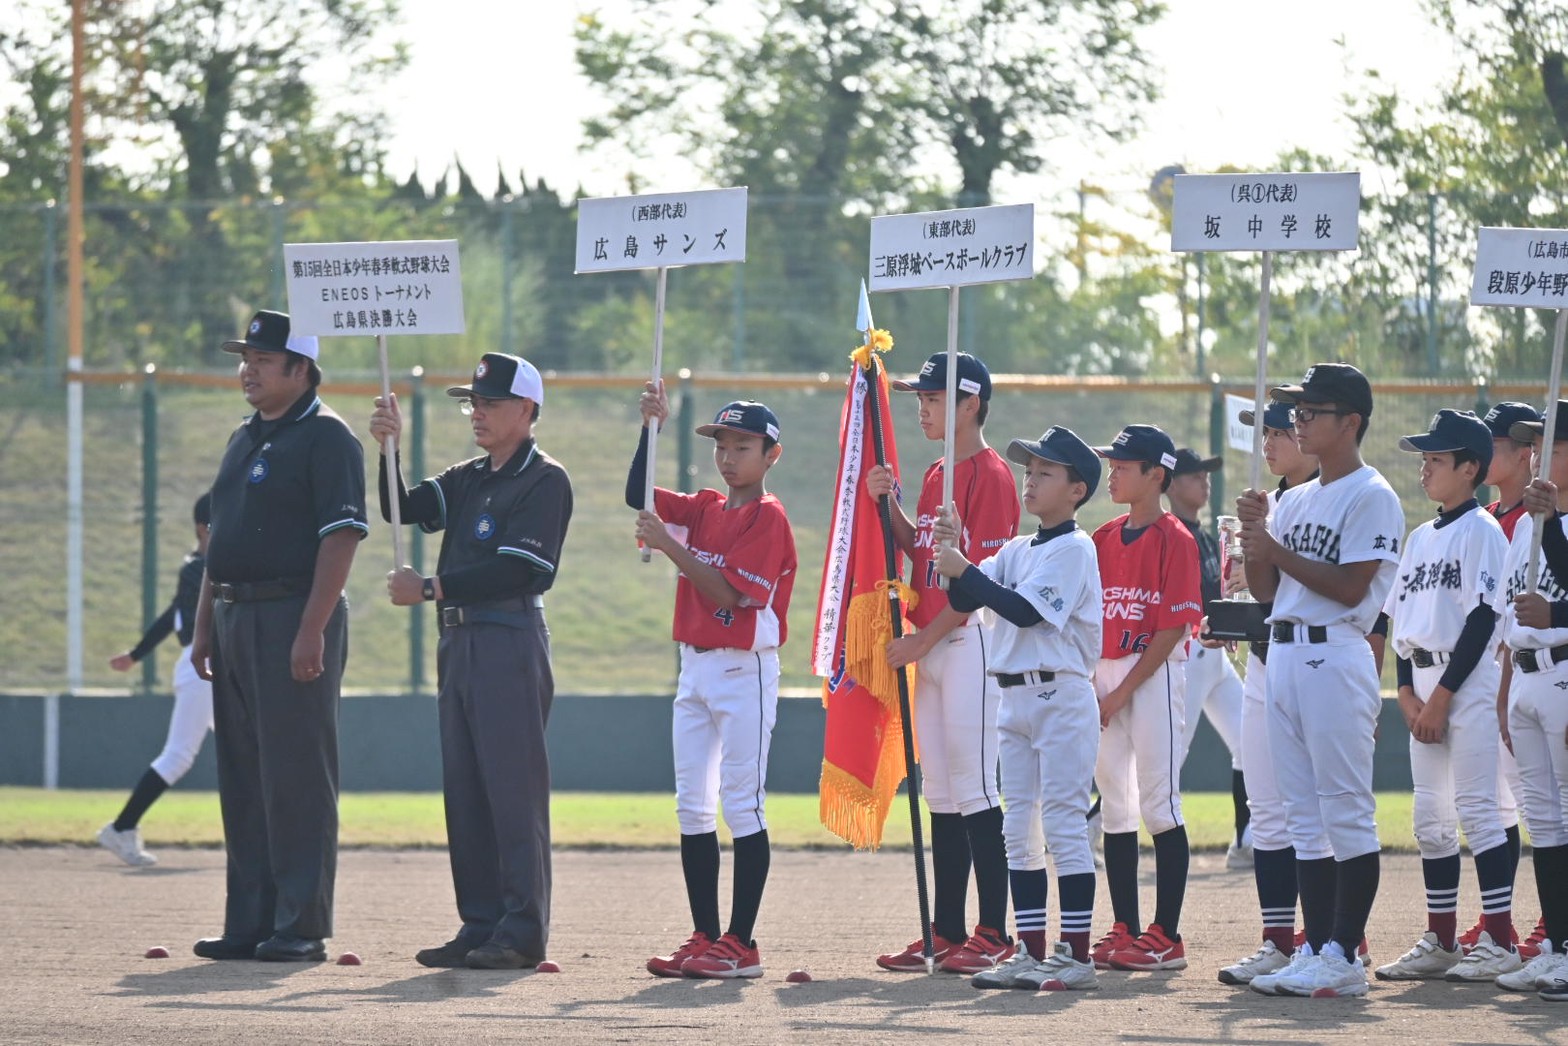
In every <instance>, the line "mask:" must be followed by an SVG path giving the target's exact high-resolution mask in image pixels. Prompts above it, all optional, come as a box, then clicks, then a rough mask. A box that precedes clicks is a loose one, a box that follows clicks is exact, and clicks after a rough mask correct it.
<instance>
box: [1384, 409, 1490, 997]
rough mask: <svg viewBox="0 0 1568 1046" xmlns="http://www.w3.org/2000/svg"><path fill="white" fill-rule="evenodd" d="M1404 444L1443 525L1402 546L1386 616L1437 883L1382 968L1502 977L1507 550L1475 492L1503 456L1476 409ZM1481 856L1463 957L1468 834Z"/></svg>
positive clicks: (1424, 863)
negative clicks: (1410, 938) (1418, 928)
mask: <svg viewBox="0 0 1568 1046" xmlns="http://www.w3.org/2000/svg"><path fill="white" fill-rule="evenodd" d="M1399 447H1400V449H1401V450H1405V451H1409V452H1412V453H1418V454H1420V455H1421V489H1422V490H1424V491H1426V495H1427V497H1429V498H1431V499H1432V500H1433V501H1435V502H1437V503H1438V506H1439V508H1440V511H1439V513H1438V516H1437V518H1436V519H1435V520H1429V521H1428V522H1426V523H1423V524H1421V526H1419V527H1417V528H1416V529H1415V531H1413V532H1412V533H1411V535H1410V536H1409V537H1408V538H1407V539H1406V540H1405V549H1404V552H1403V553H1402V554H1401V556H1400V560H1399V576H1398V578H1397V579H1396V580H1395V582H1394V587H1393V588H1392V589H1391V590H1390V591H1389V594H1388V602H1387V604H1386V605H1385V606H1384V611H1385V612H1386V613H1387V614H1388V615H1389V617H1390V618H1391V619H1392V622H1393V626H1392V629H1393V630H1392V632H1391V633H1390V637H1389V638H1390V640H1391V641H1392V643H1393V646H1394V652H1395V654H1396V655H1397V657H1398V676H1399V709H1400V711H1401V712H1402V713H1403V714H1404V717H1405V723H1406V724H1407V725H1408V726H1409V727H1410V773H1411V776H1412V778H1413V779H1414V782H1415V832H1416V842H1417V844H1418V845H1419V847H1420V849H1421V874H1422V878H1423V879H1424V881H1425V885H1426V910H1427V929H1426V932H1425V933H1424V934H1422V935H1421V938H1420V939H1419V940H1418V941H1416V943H1415V947H1413V948H1411V949H1410V950H1409V951H1408V952H1406V953H1405V954H1404V955H1402V956H1400V957H1399V958H1398V959H1397V960H1395V961H1394V962H1391V963H1389V964H1388V965H1386V966H1380V967H1378V970H1377V976H1378V979H1379V980H1385V981H1390V980H1423V979H1429V978H1446V979H1447V980H1450V981H1491V980H1492V979H1494V978H1495V977H1497V976H1498V975H1499V974H1504V973H1509V972H1511V971H1513V970H1516V969H1518V968H1519V966H1520V962H1519V953H1518V952H1516V951H1515V950H1514V949H1513V946H1512V941H1513V916H1512V908H1513V900H1512V898H1513V872H1512V867H1511V865H1512V862H1511V860H1510V858H1509V853H1508V839H1507V837H1506V836H1505V835H1504V834H1503V819H1502V813H1501V810H1500V809H1499V807H1498V802H1497V748H1498V745H1497V719H1496V703H1495V702H1496V694H1497V684H1498V680H1499V678H1500V676H1501V674H1502V673H1501V669H1499V668H1498V666H1497V662H1496V660H1494V659H1493V657H1492V649H1493V632H1494V631H1495V630H1496V625H1497V614H1498V611H1499V608H1500V604H1501V601H1502V594H1501V593H1500V592H1499V591H1498V584H1497V582H1498V579H1499V578H1500V577H1502V569H1503V557H1504V555H1505V553H1506V552H1507V549H1508V545H1507V542H1506V541H1505V539H1504V538H1503V528H1502V527H1501V526H1499V525H1498V523H1497V520H1495V519H1493V518H1492V516H1491V515H1490V514H1489V513H1486V512H1483V511H1481V507H1480V505H1479V503H1478V502H1477V501H1476V498H1475V491H1476V487H1478V486H1479V485H1480V484H1481V481H1482V480H1483V479H1484V478H1485V477H1486V471H1487V466H1488V465H1490V464H1491V459H1492V434H1491V432H1490V431H1489V430H1488V429H1487V427H1486V423H1485V422H1483V421H1482V420H1481V419H1480V418H1478V417H1476V416H1475V415H1474V414H1472V413H1470V412H1469V411H1457V410H1440V411H1438V412H1437V415H1436V416H1435V417H1433V419H1432V424H1431V427H1430V428H1429V429H1428V431H1427V432H1425V433H1422V434H1420V435H1415V436H1406V437H1405V438H1404V439H1402V440H1400V441H1399ZM1461 825H1462V826H1463V828H1464V832H1465V837H1466V839H1467V840H1468V841H1469V844H1470V852H1471V853H1472V854H1474V855H1475V870H1476V878H1477V879H1479V880H1480V885H1481V910H1482V917H1483V919H1484V921H1485V927H1484V929H1483V930H1482V932H1481V933H1480V934H1479V935H1478V936H1477V940H1476V942H1475V944H1474V945H1473V946H1472V947H1471V949H1470V951H1469V954H1464V953H1463V952H1461V951H1460V949H1459V941H1458V933H1459V927H1458V925H1457V920H1458V916H1457V910H1458V901H1459V870H1460V861H1459V829H1460V827H1461Z"/></svg>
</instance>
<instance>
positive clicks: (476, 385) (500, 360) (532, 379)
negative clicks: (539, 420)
mask: <svg viewBox="0 0 1568 1046" xmlns="http://www.w3.org/2000/svg"><path fill="white" fill-rule="evenodd" d="M446 394H447V395H448V396H456V397H458V398H460V399H468V398H469V397H471V396H483V397H484V398H485V399H487V400H515V399H531V400H533V401H534V402H535V403H543V402H544V378H543V377H541V376H540V374H539V368H538V367H535V366H534V365H533V364H532V363H529V362H528V361H527V360H525V359H523V358H522V357H521V356H512V355H508V354H507V353H504V352H487V353H485V354H484V355H483V356H481V357H479V366H477V367H475V368H474V380H473V381H471V382H469V383H468V384H467V385H452V386H450V387H448V389H447V390H446Z"/></svg>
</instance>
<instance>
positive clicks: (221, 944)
mask: <svg viewBox="0 0 1568 1046" xmlns="http://www.w3.org/2000/svg"><path fill="white" fill-rule="evenodd" d="M256 944H257V942H256V941H252V940H248V939H246V938H244V937H227V936H225V937H203V938H202V939H201V940H199V941H197V942H196V946H195V947H194V948H192V949H191V951H193V952H195V953H196V954H197V956H199V957H200V958H203V959H254V958H255V957H256Z"/></svg>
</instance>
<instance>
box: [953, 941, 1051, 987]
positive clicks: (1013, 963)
mask: <svg viewBox="0 0 1568 1046" xmlns="http://www.w3.org/2000/svg"><path fill="white" fill-rule="evenodd" d="M1039 965H1040V960H1039V959H1036V958H1035V957H1034V956H1032V955H1030V954H1029V949H1028V948H1027V947H1025V946H1024V942H1023V940H1022V939H1020V940H1019V941H1018V950H1017V951H1016V952H1014V953H1013V954H1012V956H1011V957H1010V958H1008V959H1004V960H1003V961H1001V962H999V963H997V964H996V965H995V966H993V967H991V968H990V969H989V970H981V971H980V972H979V973H977V974H975V975H974V976H973V977H971V978H969V983H970V984H972V985H974V986H975V987H976V988H1031V989H1032V988H1034V987H1035V986H1034V985H1033V984H1024V983H1022V982H1021V981H1020V978H1021V977H1023V976H1024V975H1025V974H1028V973H1032V972H1033V971H1034V969H1035V967H1037V966H1039Z"/></svg>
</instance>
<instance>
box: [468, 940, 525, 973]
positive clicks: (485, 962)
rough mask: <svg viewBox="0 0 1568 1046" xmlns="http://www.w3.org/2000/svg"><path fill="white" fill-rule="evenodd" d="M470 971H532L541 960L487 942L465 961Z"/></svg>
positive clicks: (513, 949)
mask: <svg viewBox="0 0 1568 1046" xmlns="http://www.w3.org/2000/svg"><path fill="white" fill-rule="evenodd" d="M464 962H465V964H466V965H467V966H468V968H469V969H470V970H531V969H533V968H534V967H535V966H538V965H539V960H538V959H536V958H534V957H533V956H531V955H524V954H523V953H522V952H520V951H518V950H517V949H516V948H508V947H507V946H506V945H504V944H497V943H495V942H494V941H487V942H486V943H484V944H481V945H480V946H479V947H477V948H475V949H474V950H473V951H471V952H469V953H468V957H467V958H466V959H465V960H464Z"/></svg>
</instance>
